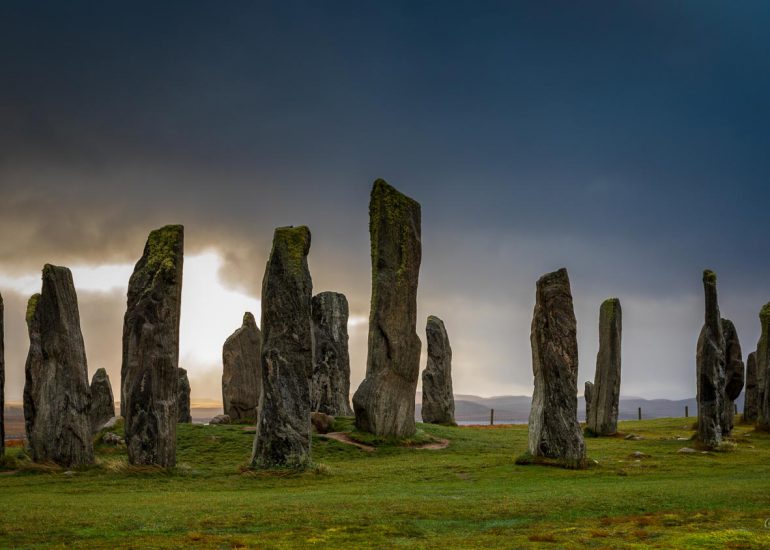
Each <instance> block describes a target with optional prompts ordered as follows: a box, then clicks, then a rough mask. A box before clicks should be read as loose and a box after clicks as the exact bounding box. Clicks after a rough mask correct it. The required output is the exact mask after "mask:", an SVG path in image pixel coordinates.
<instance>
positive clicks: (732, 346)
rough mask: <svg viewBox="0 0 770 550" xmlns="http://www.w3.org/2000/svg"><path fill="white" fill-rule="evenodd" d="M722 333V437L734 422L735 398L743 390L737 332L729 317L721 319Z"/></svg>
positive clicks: (741, 364) (727, 433) (741, 359)
mask: <svg viewBox="0 0 770 550" xmlns="http://www.w3.org/2000/svg"><path fill="white" fill-rule="evenodd" d="M722 334H723V336H724V338H725V391H724V401H723V402H722V426H721V427H722V437H727V436H729V435H730V434H731V433H732V431H733V426H734V424H735V400H736V399H738V396H739V395H740V394H741V391H742V390H743V381H744V367H743V353H742V351H741V343H740V341H739V340H738V332H737V331H736V330H735V325H734V324H733V322H732V321H730V320H729V319H722Z"/></svg>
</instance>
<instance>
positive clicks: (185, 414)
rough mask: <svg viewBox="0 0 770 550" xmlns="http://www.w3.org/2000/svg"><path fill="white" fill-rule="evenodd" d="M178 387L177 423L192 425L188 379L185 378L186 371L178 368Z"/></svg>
mask: <svg viewBox="0 0 770 550" xmlns="http://www.w3.org/2000/svg"><path fill="white" fill-rule="evenodd" d="M178 371H179V387H178V388H177V397H176V410H177V414H178V417H177V421H178V422H179V423H180V424H191V423H192V412H191V411H190V379H189V378H188V377H187V370H185V369H183V368H179V369H178Z"/></svg>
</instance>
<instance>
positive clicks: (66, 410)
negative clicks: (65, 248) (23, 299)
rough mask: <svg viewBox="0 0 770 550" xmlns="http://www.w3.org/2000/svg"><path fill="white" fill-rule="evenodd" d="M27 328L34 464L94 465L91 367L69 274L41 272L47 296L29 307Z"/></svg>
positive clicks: (27, 399) (27, 410)
mask: <svg viewBox="0 0 770 550" xmlns="http://www.w3.org/2000/svg"><path fill="white" fill-rule="evenodd" d="M27 328H28V329H29V354H28V355H27V363H26V367H25V374H26V383H25V385H24V420H25V423H26V429H27V441H28V442H29V448H30V452H31V455H32V460H34V461H35V462H46V461H52V462H55V463H57V464H59V465H61V466H65V467H73V466H82V465H85V464H92V463H93V461H94V448H93V443H92V441H91V422H90V418H89V411H90V391H89V386H88V365H87V363H86V350H85V346H84V344H83V335H82V333H81V332H80V312H79V311H78V298H77V294H76V293H75V285H74V284H73V282H72V273H70V270H69V269H67V268H66V267H58V266H53V265H50V264H47V265H46V266H45V267H44V268H43V290H42V292H41V293H40V294H35V295H34V296H32V298H30V300H29V304H28V305H27Z"/></svg>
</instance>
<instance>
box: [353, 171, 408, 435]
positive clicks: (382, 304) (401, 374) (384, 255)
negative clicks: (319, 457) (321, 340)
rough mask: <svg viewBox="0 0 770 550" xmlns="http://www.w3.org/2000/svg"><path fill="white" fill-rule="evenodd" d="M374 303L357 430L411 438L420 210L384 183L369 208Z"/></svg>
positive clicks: (356, 400)
mask: <svg viewBox="0 0 770 550" xmlns="http://www.w3.org/2000/svg"><path fill="white" fill-rule="evenodd" d="M369 233H370V236H371V242H372V299H371V311H370V313H369V352H368V355H367V359H366V378H364V381H363V382H361V385H360V386H359V387H358V390H357V391H356V393H355V394H354V395H353V410H354V411H355V414H356V427H358V429H360V430H363V431H367V432H371V433H374V434H376V435H381V436H396V437H406V436H410V435H413V434H414V431H415V425H414V399H415V391H416V390H417V380H418V378H419V375H420V347H421V345H422V344H421V343H420V338H419V337H418V336H417V279H418V275H419V271H420V260H421V256H422V248H421V243H420V205H419V203H418V202H417V201H415V200H413V199H410V198H409V197H407V196H406V195H402V194H401V193H399V192H398V191H397V190H395V189H394V188H393V187H391V186H390V185H388V184H387V183H385V181H383V180H377V181H375V182H374V187H373V188H372V195H371V200H370V202H369Z"/></svg>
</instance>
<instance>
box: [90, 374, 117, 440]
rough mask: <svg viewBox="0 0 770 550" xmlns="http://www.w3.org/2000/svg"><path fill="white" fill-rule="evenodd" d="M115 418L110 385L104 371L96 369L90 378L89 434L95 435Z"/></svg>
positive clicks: (113, 400)
mask: <svg viewBox="0 0 770 550" xmlns="http://www.w3.org/2000/svg"><path fill="white" fill-rule="evenodd" d="M114 416H115V399H114V397H113V395H112V384H110V377H109V376H107V371H106V370H105V369H97V371H96V372H95V373H94V376H93V378H91V432H92V433H96V432H98V431H99V430H101V429H102V427H103V426H104V425H105V424H106V423H107V421H109V420H110V419H111V418H113V417H114Z"/></svg>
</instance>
